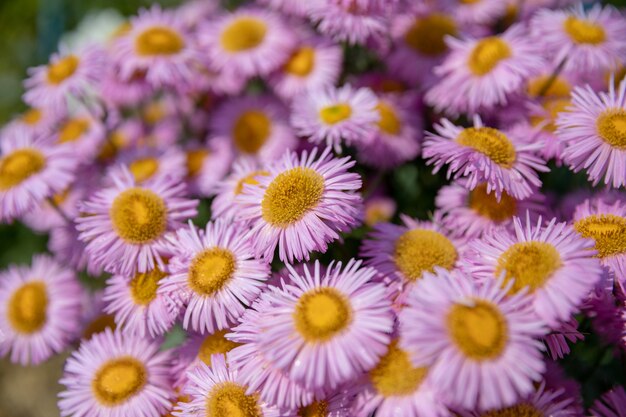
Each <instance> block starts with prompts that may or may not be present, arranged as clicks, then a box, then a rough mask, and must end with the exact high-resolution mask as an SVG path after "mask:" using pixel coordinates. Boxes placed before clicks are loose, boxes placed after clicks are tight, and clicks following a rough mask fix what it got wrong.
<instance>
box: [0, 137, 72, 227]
mask: <svg viewBox="0 0 626 417" xmlns="http://www.w3.org/2000/svg"><path fill="white" fill-rule="evenodd" d="M76 164H77V161H76V158H75V157H73V155H72V154H71V153H70V152H69V151H68V149H66V148H61V147H55V146H53V145H51V144H49V143H48V142H47V141H42V140H36V139H34V138H33V137H32V136H30V135H28V134H27V133H26V132H25V131H23V130H21V129H20V130H16V131H14V132H13V133H12V134H11V136H3V137H2V138H1V140H0V221H2V222H7V221H12V220H13V219H15V218H17V217H19V216H22V215H24V214H26V213H28V212H30V211H32V210H34V209H35V208H36V207H37V205H38V204H40V203H41V202H42V201H43V200H44V199H46V198H48V197H51V196H52V195H54V194H55V193H59V192H62V191H63V190H65V189H66V188H67V187H68V186H69V185H70V183H71V182H72V181H73V180H74V171H75V169H76Z"/></svg>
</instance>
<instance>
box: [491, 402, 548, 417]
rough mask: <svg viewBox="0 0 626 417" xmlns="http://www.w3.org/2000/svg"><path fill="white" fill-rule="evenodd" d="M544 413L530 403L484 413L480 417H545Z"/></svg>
mask: <svg viewBox="0 0 626 417" xmlns="http://www.w3.org/2000/svg"><path fill="white" fill-rule="evenodd" d="M543 416H544V413H542V412H541V411H539V410H537V408H536V407H535V406H533V405H531V404H528V403H521V404H515V405H513V406H511V407H506V408H501V409H499V410H491V411H487V412H484V413H482V414H481V415H480V417H543Z"/></svg>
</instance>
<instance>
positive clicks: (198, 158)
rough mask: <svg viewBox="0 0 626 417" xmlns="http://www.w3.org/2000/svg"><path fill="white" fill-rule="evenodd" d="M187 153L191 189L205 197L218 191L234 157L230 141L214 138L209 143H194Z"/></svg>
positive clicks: (188, 177)
mask: <svg viewBox="0 0 626 417" xmlns="http://www.w3.org/2000/svg"><path fill="white" fill-rule="evenodd" d="M185 153H186V156H187V158H186V163H187V182H188V184H189V189H190V191H191V192H192V193H193V194H194V195H195V194H197V195H200V196H203V197H211V196H213V195H215V194H216V193H218V192H219V191H218V190H219V184H220V181H221V180H222V179H223V178H224V176H225V175H226V174H227V173H228V171H229V170H230V167H231V163H232V159H233V151H232V145H231V144H230V142H229V141H228V140H226V138H214V139H213V140H210V141H209V142H208V144H207V145H201V144H199V143H192V144H190V145H189V146H188V147H187V149H186V151H185Z"/></svg>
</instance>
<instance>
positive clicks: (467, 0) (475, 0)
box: [459, 0, 482, 4]
mask: <svg viewBox="0 0 626 417" xmlns="http://www.w3.org/2000/svg"><path fill="white" fill-rule="evenodd" d="M481 1H482V0H459V3H461V4H476V3H480V2H481Z"/></svg>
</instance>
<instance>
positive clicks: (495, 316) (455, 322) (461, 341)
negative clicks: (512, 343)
mask: <svg viewBox="0 0 626 417" xmlns="http://www.w3.org/2000/svg"><path fill="white" fill-rule="evenodd" d="M446 321H447V327H448V331H449V334H450V337H451V339H452V341H453V342H454V344H455V345H456V346H457V347H458V348H459V350H460V351H461V352H463V353H464V354H465V355H466V356H468V357H469V358H471V359H474V360H478V361H482V360H488V359H494V358H496V357H498V356H500V354H501V353H502V352H503V351H504V348H505V347H506V343H507V340H508V328H507V323H506V320H505V318H504V316H503V315H502V313H501V312H500V311H499V310H498V308H497V307H496V306H495V305H493V304H491V303H489V302H486V301H481V300H474V302H473V303H471V304H468V305H464V304H454V306H453V307H452V309H451V310H450V313H449V314H448V316H447V319H446Z"/></svg>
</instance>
